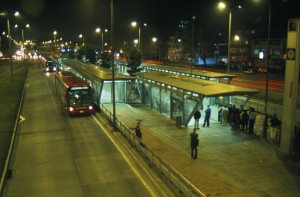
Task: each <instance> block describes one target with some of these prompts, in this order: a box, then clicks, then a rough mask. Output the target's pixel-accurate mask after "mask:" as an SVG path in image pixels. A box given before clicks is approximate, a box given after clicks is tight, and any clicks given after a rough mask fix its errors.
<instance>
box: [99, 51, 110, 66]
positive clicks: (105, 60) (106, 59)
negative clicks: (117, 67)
mask: <svg viewBox="0 0 300 197" xmlns="http://www.w3.org/2000/svg"><path fill="white" fill-rule="evenodd" d="M100 59H101V64H100V66H101V67H103V68H107V69H110V68H111V66H112V53H109V52H106V51H104V52H102V53H101V55H100Z"/></svg>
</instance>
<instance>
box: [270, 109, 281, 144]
mask: <svg viewBox="0 0 300 197" xmlns="http://www.w3.org/2000/svg"><path fill="white" fill-rule="evenodd" d="M270 123H271V131H270V139H271V140H275V139H276V132H277V129H278V127H279V126H280V124H281V122H280V120H279V119H278V118H277V115H276V114H274V115H273V117H272V118H271V119H270Z"/></svg>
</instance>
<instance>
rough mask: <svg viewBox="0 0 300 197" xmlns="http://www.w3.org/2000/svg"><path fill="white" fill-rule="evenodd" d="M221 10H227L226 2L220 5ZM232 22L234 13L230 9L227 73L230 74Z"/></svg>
mask: <svg viewBox="0 0 300 197" xmlns="http://www.w3.org/2000/svg"><path fill="white" fill-rule="evenodd" d="M219 8H220V9H225V8H226V4H225V3H224V2H220V3H219ZM231 20H232V13H231V9H229V18H228V49H227V50H228V55H227V56H228V59H227V73H229V72H230V43H231Z"/></svg>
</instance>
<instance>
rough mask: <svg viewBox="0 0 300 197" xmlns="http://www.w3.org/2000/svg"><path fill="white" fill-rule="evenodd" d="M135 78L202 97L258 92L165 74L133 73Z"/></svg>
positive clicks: (155, 72) (257, 91) (153, 72)
mask: <svg viewBox="0 0 300 197" xmlns="http://www.w3.org/2000/svg"><path fill="white" fill-rule="evenodd" d="M135 76H136V77H137V78H138V79H140V80H143V81H144V82H146V83H149V84H154V85H156V86H158V85H159V86H161V87H162V88H166V87H168V86H170V87H169V89H171V90H174V87H176V88H177V89H181V90H184V91H187V92H192V93H196V94H199V95H202V96H204V97H217V96H234V95H252V94H257V93H259V92H260V91H259V90H257V89H252V88H245V87H239V86H235V85H228V84H223V83H217V82H213V81H210V80H204V79H199V78H194V77H189V76H183V75H180V74H172V73H167V72H159V71H152V72H141V73H135ZM176 88H175V89H176Z"/></svg>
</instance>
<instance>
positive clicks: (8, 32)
mask: <svg viewBox="0 0 300 197" xmlns="http://www.w3.org/2000/svg"><path fill="white" fill-rule="evenodd" d="M0 15H1V16H6V15H7V14H6V13H0ZM14 15H15V16H19V15H20V13H19V12H15V13H14ZM6 23H7V34H8V53H9V56H10V75H11V80H12V81H13V80H14V70H13V66H12V49H11V36H10V22H9V17H8V16H7V19H6Z"/></svg>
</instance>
